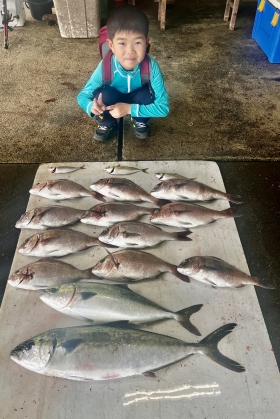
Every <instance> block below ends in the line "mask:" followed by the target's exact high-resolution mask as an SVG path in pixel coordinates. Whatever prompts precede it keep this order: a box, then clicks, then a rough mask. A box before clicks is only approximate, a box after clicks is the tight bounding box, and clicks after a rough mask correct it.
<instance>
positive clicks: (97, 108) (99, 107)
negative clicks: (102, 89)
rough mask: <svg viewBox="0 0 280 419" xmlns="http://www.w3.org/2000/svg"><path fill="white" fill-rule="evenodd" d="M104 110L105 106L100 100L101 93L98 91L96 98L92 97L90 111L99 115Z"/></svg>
mask: <svg viewBox="0 0 280 419" xmlns="http://www.w3.org/2000/svg"><path fill="white" fill-rule="evenodd" d="M105 110H106V106H105V105H104V103H103V102H102V93H99V96H98V99H97V100H96V98H93V105H92V108H91V113H94V115H100V114H102V113H103V112H104V111H105Z"/></svg>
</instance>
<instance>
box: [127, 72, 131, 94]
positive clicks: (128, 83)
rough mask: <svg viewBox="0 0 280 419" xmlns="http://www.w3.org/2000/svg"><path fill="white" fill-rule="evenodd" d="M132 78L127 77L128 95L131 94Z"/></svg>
mask: <svg viewBox="0 0 280 419" xmlns="http://www.w3.org/2000/svg"><path fill="white" fill-rule="evenodd" d="M130 78H131V77H130V76H127V93H130Z"/></svg>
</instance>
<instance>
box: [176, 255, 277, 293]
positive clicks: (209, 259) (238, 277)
mask: <svg viewBox="0 0 280 419" xmlns="http://www.w3.org/2000/svg"><path fill="white" fill-rule="evenodd" d="M177 270H178V271H179V272H180V273H182V274H183V275H188V276H189V277H190V278H192V279H196V280H197V281H200V282H204V283H205V284H210V285H212V286H213V287H231V288H241V287H244V286H245V285H256V286H258V287H262V288H267V289H275V287H274V286H273V285H270V284H267V283H264V282H262V281H260V280H259V279H258V278H255V277H252V276H250V275H247V274H245V273H244V272H241V271H240V270H239V269H237V268H235V267H234V266H232V265H230V264H229V263H227V262H225V261H224V260H222V259H219V258H216V257H214V256H193V257H191V258H188V259H185V260H184V261H183V262H181V263H180V265H179V266H178V268H177Z"/></svg>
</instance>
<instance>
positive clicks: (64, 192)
mask: <svg viewBox="0 0 280 419" xmlns="http://www.w3.org/2000/svg"><path fill="white" fill-rule="evenodd" d="M29 192H30V193H31V194H32V195H37V196H42V197H43V198H48V199H53V200H54V201H62V200H63V199H75V198H83V197H85V196H91V197H92V198H95V199H97V200H99V201H103V202H104V201H105V199H104V197H103V196H102V195H100V194H98V193H95V192H92V191H88V190H87V189H86V188H84V187H83V186H82V185H79V184H78V183H76V182H72V181H71V180H67V179H57V180H45V181H44V182H41V183H37V184H35V185H33V186H32V188H31V189H30V191H29Z"/></svg>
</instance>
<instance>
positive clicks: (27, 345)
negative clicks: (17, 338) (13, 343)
mask: <svg viewBox="0 0 280 419" xmlns="http://www.w3.org/2000/svg"><path fill="white" fill-rule="evenodd" d="M34 345H35V343H34V340H29V341H28V342H26V343H24V344H23V345H22V351H24V352H27V351H30V349H31V348H32V346H34Z"/></svg>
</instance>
